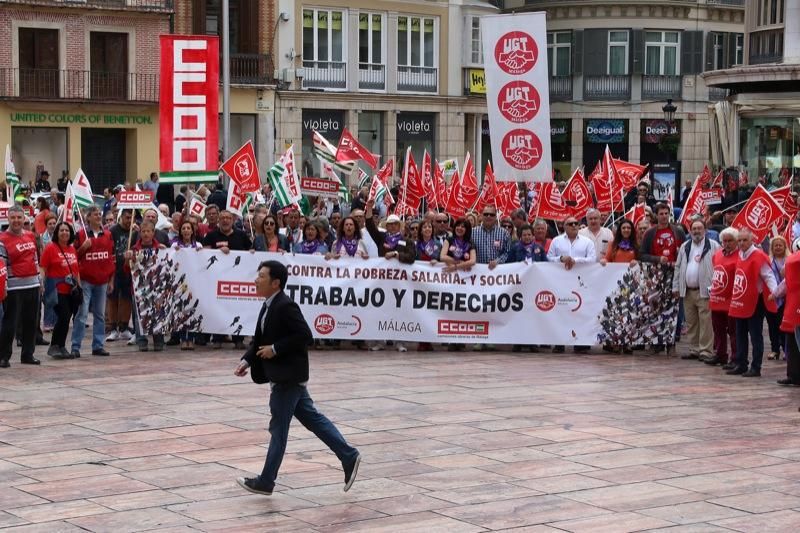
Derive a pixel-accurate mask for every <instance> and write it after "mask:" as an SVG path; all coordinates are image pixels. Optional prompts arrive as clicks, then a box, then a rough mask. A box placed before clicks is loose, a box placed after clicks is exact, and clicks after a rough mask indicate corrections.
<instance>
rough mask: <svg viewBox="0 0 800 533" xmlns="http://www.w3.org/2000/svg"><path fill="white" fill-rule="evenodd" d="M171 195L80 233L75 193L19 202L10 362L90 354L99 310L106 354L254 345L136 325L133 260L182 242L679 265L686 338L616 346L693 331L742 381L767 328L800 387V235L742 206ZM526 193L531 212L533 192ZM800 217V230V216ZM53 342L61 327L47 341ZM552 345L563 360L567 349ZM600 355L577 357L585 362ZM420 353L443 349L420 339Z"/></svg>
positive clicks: (362, 195) (9, 264)
mask: <svg viewBox="0 0 800 533" xmlns="http://www.w3.org/2000/svg"><path fill="white" fill-rule="evenodd" d="M125 187H126V188H128V189H132V188H133V187H134V186H133V185H126V186H125ZM162 187H163V185H160V184H159V183H158V175H157V174H153V175H151V177H150V179H149V180H148V181H147V182H146V183H144V184H143V186H142V188H143V189H146V190H153V191H154V192H155V193H156V198H157V202H156V204H154V206H153V207H152V208H151V209H147V210H144V211H143V212H134V211H131V210H121V211H120V210H119V209H118V208H117V206H116V200H115V194H116V193H117V192H119V190H121V189H122V188H123V187H122V186H120V187H118V188H116V189H113V190H111V189H106V190H105V191H104V198H103V205H102V207H101V206H100V205H96V206H90V207H89V208H87V209H84V210H82V211H81V213H80V214H79V216H77V217H76V222H75V225H74V226H73V225H70V224H67V223H65V222H63V219H64V217H63V209H64V208H63V199H62V198H60V196H59V194H58V192H57V191H52V192H51V195H50V196H49V197H48V196H40V197H39V198H38V199H37V202H36V203H37V205H36V211H35V214H34V215H33V216H31V214H30V212H29V211H28V210H26V209H24V208H23V207H22V206H19V205H16V206H14V207H11V208H10V209H9V211H8V223H9V226H8V229H7V230H6V231H4V232H2V233H0V259H2V261H3V266H2V268H0V284H2V287H3V288H4V289H5V288H7V291H3V292H4V304H3V306H2V308H1V309H2V310H4V311H5V316H3V318H2V326H0V367H8V366H9V364H10V363H9V361H10V358H11V351H12V344H13V342H14V339H15V338H16V339H17V344H18V346H20V347H21V358H20V359H21V362H22V363H23V364H34V365H35V364H39V360H38V359H37V358H36V357H35V356H34V352H35V347H36V345H39V344H46V345H49V347H48V350H47V354H48V356H50V357H52V358H54V359H74V358H79V357H81V348H82V345H83V341H84V337H85V336H86V335H85V332H86V328H87V327H88V326H87V321H88V318H89V313H91V315H92V326H91V328H92V329H91V331H92V335H91V353H92V354H93V355H95V356H108V355H109V351H108V350H107V347H108V345H109V343H115V342H117V343H120V342H127V343H129V344H135V345H137V346H138V349H139V350H141V351H148V350H149V349H152V350H154V351H161V350H164V349H165V347H166V346H180V349H183V350H192V349H194V347H195V346H204V345H207V344H208V343H209V342H210V343H211V346H212V347H213V348H215V349H218V348H221V347H222V345H223V343H224V342H232V343H233V346H234V347H235V348H236V349H244V347H245V345H244V337H242V336H238V335H236V336H232V337H230V338H228V337H226V336H223V335H211V336H208V335H205V334H203V333H201V332H198V331H175V332H172V336H171V337H169V338H164V336H162V335H155V336H153V338H152V345H150V342H149V339H148V337H147V336H145V335H144V334H143V332H142V331H138V321H137V320H136V315H135V313H136V306H135V305H133V284H132V278H131V270H132V266H133V265H134V263H135V262H136V261H137V258H139V257H141V254H142V253H147V251H153V250H159V249H166V248H168V247H172V248H190V249H202V248H207V249H214V250H219V251H221V252H222V253H229V252H230V251H247V250H250V251H254V252H256V251H269V252H283V253H294V254H317V255H321V256H324V257H325V258H326V259H328V260H330V261H335V260H337V259H339V258H342V257H355V258H378V257H380V258H384V259H386V260H388V261H399V262H402V263H413V262H414V261H425V262H428V263H431V264H437V265H440V266H441V267H442V268H443V269H445V270H447V271H455V270H469V269H470V268H472V267H473V266H474V265H476V264H483V265H487V267H488V268H489V269H494V268H495V267H496V266H497V265H498V264H502V263H510V262H528V263H534V262H545V261H547V262H552V263H558V264H560V265H563V268H565V269H571V268H573V266H574V265H576V264H577V263H595V262H597V263H600V264H601V265H606V264H608V263H624V264H630V265H636V264H637V263H639V262H644V263H657V264H662V265H667V266H669V267H670V268H671V269H672V272H673V273H674V274H673V286H672V289H673V294H674V296H675V297H677V298H680V301H681V312H680V314H679V320H678V325H677V327H676V331H675V339H674V342H673V343H667V344H666V345H656V346H650V347H643V346H637V345H636V344H635V343H629V344H625V343H623V344H621V345H605V346H603V349H605V350H607V351H611V352H623V353H626V354H630V353H633V351H634V350H643V349H645V348H646V349H649V350H652V353H660V352H662V351H665V350H666V351H670V350H671V349H673V348H674V346H675V343H677V341H678V340H679V339H680V336H681V334H682V333H684V334H685V335H686V336H687V337H688V339H687V340H688V345H689V347H690V348H689V351H688V352H687V353H684V354H681V357H683V358H684V359H697V360H699V361H702V362H705V363H707V364H709V365H722V366H723V368H724V369H725V370H726V371H727V373H728V374H731V375H743V376H747V377H755V376H759V375H760V372H761V366H762V359H763V352H764V342H763V336H762V331H763V323H764V321H765V320H766V322H767V324H768V334H769V341H770V352H769V354H768V358H769V359H780V358H786V357H787V356H788V358H789V362H788V364H787V377H786V378H785V379H782V380H781V383H782V384H793V385H800V362H798V361H797V358H798V355H797V341H798V336H800V327H799V326H800V314H798V313H799V312H798V310H797V296H796V295H797V294H798V293H799V292H800V291H798V290H797V283H798V280H797V276H798V275H800V273H798V272H797V271H796V269H797V267H796V264H797V262H798V261H800V253H797V248H798V247H800V240H795V242H794V243H789V242H787V241H786V240H785V239H784V238H783V237H774V238H772V239H770V240H767V241H765V242H764V243H754V242H753V238H752V234H751V233H750V232H749V231H747V230H742V231H737V230H735V229H733V228H732V227H730V225H731V223H732V221H733V218H734V217H733V216H731V215H730V214H729V213H734V214H735V212H734V211H733V210H728V211H727V212H725V213H724V214H723V213H719V214H718V215H717V216H716V217H715V219H716V221H715V222H714V223H712V219H711V218H710V217H708V216H697V217H694V218H692V219H691V220H690V221H689V227H683V226H680V225H677V224H675V223H674V222H672V220H673V218H674V216H673V215H674V213H673V212H672V210H671V208H670V206H668V205H667V204H664V203H652V202H650V203H648V207H647V210H646V215H645V216H644V218H642V219H641V220H639V221H637V222H636V224H634V221H632V220H628V219H625V218H623V217H616V218H612V219H611V220H608V218H609V217H607V216H606V215H604V214H602V213H600V212H599V211H597V210H596V209H590V210H589V211H588V212H587V213H586V214H585V216H584V217H583V218H581V219H580V220H579V219H578V218H576V217H573V216H567V217H566V218H565V219H564V220H563V221H558V222H554V221H548V220H543V219H538V218H535V217H534V218H533V219H531V218H530V217H529V210H527V209H525V208H520V209H517V210H515V211H514V212H512V213H508V214H502V215H501V214H500V213H498V211H497V209H496V208H495V207H494V206H493V205H488V206H486V207H484V208H483V209H482V210H480V212H477V211H468V212H466V213H465V215H464V216H463V217H460V218H456V219H454V218H452V217H450V216H449V215H448V214H447V213H445V212H441V211H435V210H431V211H428V212H426V213H425V214H424V215H420V216H418V217H411V218H409V217H406V218H405V219H402V218H401V217H399V216H397V215H396V214H393V213H391V212H390V210H388V209H387V206H386V205H385V204H383V203H382V202H381V203H379V204H378V205H376V204H375V202H374V201H373V200H368V196H367V191H366V190H361V191H355V194H354V199H353V201H352V202H349V203H343V202H341V201H340V200H339V199H338V198H329V199H326V198H320V199H318V201H316V202H315V203H314V204H313V208H312V209H311V210H310V212H309V214H308V215H305V214H303V213H302V212H301V211H300V210H299V209H297V208H296V207H290V208H283V209H282V208H279V206H278V205H277V204H276V203H275V201H274V199H273V196H272V194H271V191H270V189H269V186H268V185H265V186H264V188H263V190H262V191H261V192H260V193H259V195H258V199H259V201H258V202H256V203H255V204H254V205H252V206H251V211H250V213H249V215H248V216H246V217H240V216H238V215H237V214H236V213H233V212H231V211H228V210H226V209H225V207H226V202H227V194H226V192H225V190H224V188H223V187H222V185H221V184H220V185H217V186H202V187H200V188H198V189H197V190H194V189H193V188H190V187H188V186H183V187H181V188H180V190H179V191H178V192H177V194H175V192H174V191H173V190H172V186H171V185H170V186H169V191H168V192H169V194H168V195H166V196H169V197H170V200H171V201H169V202H167V201H160V202H159V201H158V198H161V199H162V200H164V199H165V194H164V193H163V191H162ZM636 191H637V195H638V196H640V197H644V198H645V199H647V198H649V197H650V196H651V195H650V194H649V192H648V186H647V184H646V183H645V182H642V183H641V184H640V185H639V187H638V188H637V189H636ZM193 196H197V197H198V198H201V199H202V200H203V201H204V202H205V204H206V208H205V212H204V214H203V216H200V215H197V214H188V207H189V203H190V202H189V200H190V199H191V198H192V197H193ZM522 200H523V205H525V203H524V202H525V200H526V198H523V199H522ZM794 224H795V227H796V231H795V236H796V237H798V236H800V218H798V220H797V221H794ZM687 235H688V236H687ZM762 248H763V249H762ZM793 288H794V291H793ZM0 312H2V311H0ZM70 323H71V324H72V335H71V337H70V338H69V339H68V338H67V337H68V330H69V326H70ZM131 324H133V327H132V326H131ZM44 333H50V334H51V338H50V340H49V341H47V340H45V338H44ZM525 341H526V339H524V338H521V339H520V342H519V343H518V344H515V345H514V346H512V350H514V351H522V350H530V351H533V352H538V351H540V350H541V349H543V348H545V347H543V346H540V345H537V344H536V343H535V339H530V340H529V342H525ZM315 342H316V343H317V344H318V346H319V347H321V348H326V347H330V348H334V349H335V348H337V347H339V346H340V344H341V343H340V342H338V341H315ZM355 346H356V347H357V348H360V349H370V350H383V349H386V348H387V347H389V346H394V347H395V348H396V349H397V350H399V351H402V352H404V351H407V350H408V349H409V347H410V346H409V345H408V344H407V343H397V342H394V343H393V342H391V340H387V341H381V342H378V341H373V342H370V343H364V342H356V343H355ZM751 347H752V350H751ZM478 348H479V349H485V350H489V349H493V348H494V347H492V346H489V345H480V346H478ZM549 348H551V349H552V351H553V352H555V353H562V352H564V351H565V349H566V348H565V347H564V346H553V347H549ZM589 348H590V347H588V346H574V347H573V348H572V349H573V351H575V352H576V353H582V352H586V351H587V350H589ZM416 349H418V350H420V351H429V350H432V349H434V348H433V346H432V345H431V344H429V343H419V344H418V345H417V346H416ZM446 349H448V350H452V351H458V350H461V349H463V345H458V344H449V345H447V346H446Z"/></svg>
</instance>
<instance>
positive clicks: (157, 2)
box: [0, 0, 175, 13]
mask: <svg viewBox="0 0 800 533" xmlns="http://www.w3.org/2000/svg"><path fill="white" fill-rule="evenodd" d="M0 4H22V5H26V6H53V7H71V8H76V7H90V8H92V9H111V10H115V11H149V12H156V13H174V12H175V2H174V0H0Z"/></svg>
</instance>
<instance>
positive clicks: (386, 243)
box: [383, 231, 403, 250]
mask: <svg viewBox="0 0 800 533" xmlns="http://www.w3.org/2000/svg"><path fill="white" fill-rule="evenodd" d="M402 238H403V234H402V233H400V232H399V231H398V232H397V233H386V236H384V238H383V247H384V248H387V249H389V250H394V249H395V248H397V243H398V242H400V239H402Z"/></svg>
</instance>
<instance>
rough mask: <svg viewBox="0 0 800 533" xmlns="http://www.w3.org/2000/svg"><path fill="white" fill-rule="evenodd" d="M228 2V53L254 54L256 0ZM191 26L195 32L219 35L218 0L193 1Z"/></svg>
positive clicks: (256, 14)
mask: <svg viewBox="0 0 800 533" xmlns="http://www.w3.org/2000/svg"><path fill="white" fill-rule="evenodd" d="M228 4H229V8H228V29H229V31H228V37H229V43H230V52H231V54H240V53H241V54H256V53H258V52H259V46H258V0H228ZM192 26H193V30H194V33H196V34H199V35H220V36H221V35H222V0H193V2H192ZM220 50H221V47H220Z"/></svg>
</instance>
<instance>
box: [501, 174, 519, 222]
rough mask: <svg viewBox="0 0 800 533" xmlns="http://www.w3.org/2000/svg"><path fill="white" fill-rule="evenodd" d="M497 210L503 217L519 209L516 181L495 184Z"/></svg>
mask: <svg viewBox="0 0 800 533" xmlns="http://www.w3.org/2000/svg"><path fill="white" fill-rule="evenodd" d="M497 195H498V196H497V200H495V203H496V204H497V210H498V211H499V212H500V213H502V214H503V215H510V214H511V213H513V212H514V210H515V209H519V208H520V201H519V187H517V182H516V181H501V182H500V183H498V184H497Z"/></svg>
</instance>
